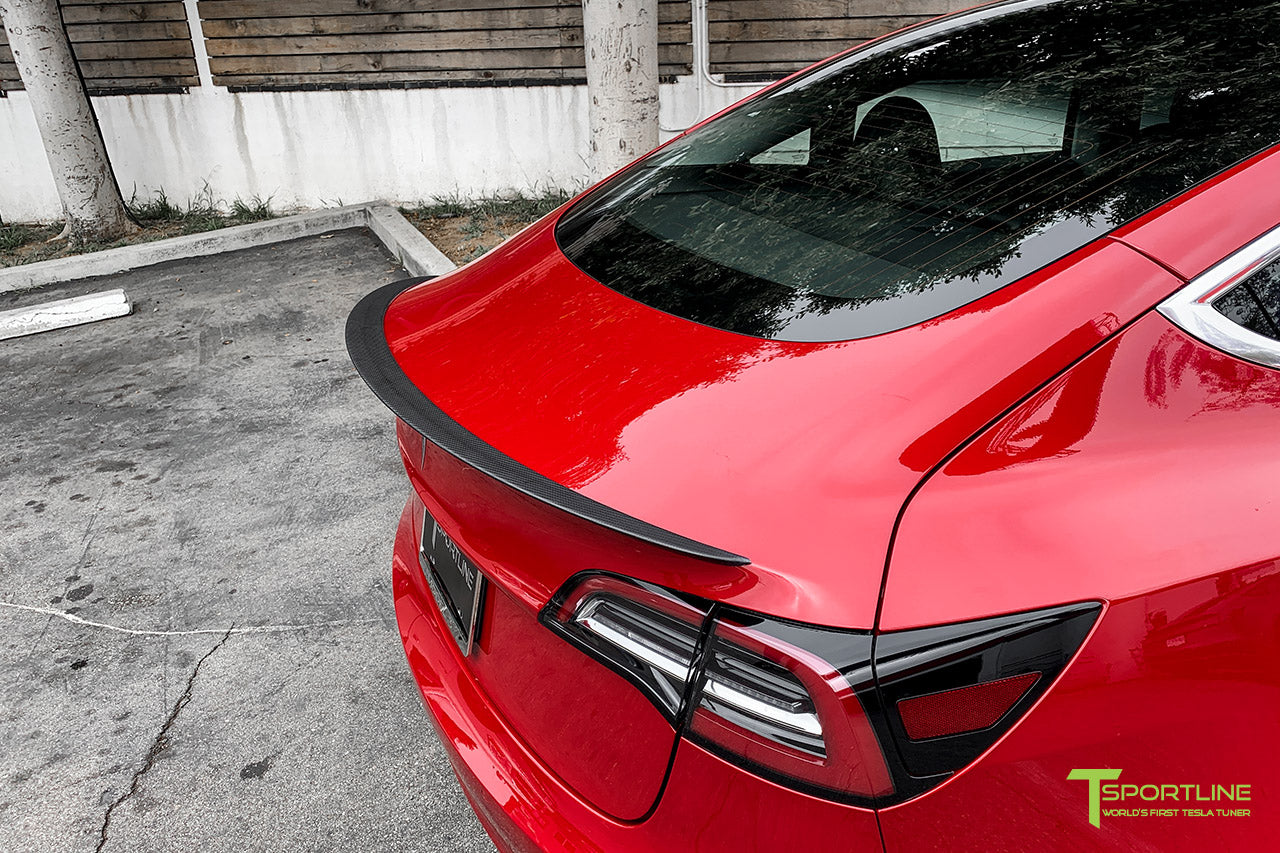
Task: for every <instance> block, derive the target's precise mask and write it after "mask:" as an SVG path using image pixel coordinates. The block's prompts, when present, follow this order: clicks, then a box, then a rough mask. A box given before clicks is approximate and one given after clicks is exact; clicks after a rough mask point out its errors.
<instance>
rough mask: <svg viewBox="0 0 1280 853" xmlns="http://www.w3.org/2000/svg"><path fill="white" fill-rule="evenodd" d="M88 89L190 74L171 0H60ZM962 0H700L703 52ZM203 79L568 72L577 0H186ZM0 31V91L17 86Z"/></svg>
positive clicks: (574, 73)
mask: <svg viewBox="0 0 1280 853" xmlns="http://www.w3.org/2000/svg"><path fill="white" fill-rule="evenodd" d="M61 5H62V12H63V18H64V21H65V22H66V25H67V33H68V35H69V36H70V39H71V43H72V47H73V50H74V51H75V54H76V58H77V60H78V61H79V63H80V68H81V73H82V74H83V75H84V77H85V80H86V83H87V84H88V86H89V88H90V90H91V91H95V92H101V93H110V92H140V91H141V92H148V91H174V90H181V89H184V88H186V87H190V86H196V85H199V79H198V77H197V72H196V64H195V59H194V51H193V47H192V42H191V34H190V31H189V30H188V27H187V19H186V12H185V9H184V7H183V4H182V2H180V0H129V1H128V2H123V0H61ZM966 5H970V4H969V3H968V2H965V1H964V0H962V2H955V0H789V2H779V1H778V0H708V4H707V6H708V8H707V16H708V29H709V62H710V70H711V72H712V73H714V74H723V75H725V78H726V79H729V80H733V79H748V80H750V79H769V78H773V77H778V76H781V75H782V74H785V73H789V72H791V71H794V70H796V69H797V68H802V67H804V66H805V65H808V64H809V63H811V62H814V61H816V60H818V59H822V58H823V57H826V56H829V55H830V54H832V53H835V52H837V51H839V50H842V49H844V48H846V47H849V46H851V45H853V44H856V43H858V42H861V41H865V40H866V39H869V38H873V37H875V36H878V35H882V34H884V33H886V32H889V31H891V30H895V29H898V28H899V27H903V26H906V25H908V24H911V23H914V22H916V21H919V20H924V19H926V18H929V17H932V16H934V15H937V14H940V13H942V12H945V11H950V10H951V9H955V8H960V7H963V6H966ZM198 8H199V12H200V18H201V20H202V27H203V30H204V39H205V47H206V49H207V51H208V55H209V64H210V68H211V70H212V73H213V82H214V83H216V84H218V85H222V86H229V87H232V88H234V89H310V88H353V87H354V88H359V87H381V86H406V85H476V84H486V83H487V84H494V83H533V84H538V83H555V82H581V81H582V80H583V79H584V77H585V71H584V65H583V52H582V50H583V49H582V6H581V0H199V6H198ZM658 10H659V11H658V20H659V26H658V39H659V48H658V56H659V63H660V64H659V72H660V73H661V74H662V76H663V77H664V78H665V79H672V78H674V77H677V76H681V75H687V74H689V73H691V72H692V69H691V67H690V65H691V62H692V47H691V42H692V27H691V24H690V4H689V2H688V0H660V2H659V6H658ZM21 85H22V84H21V81H20V80H19V79H18V74H17V70H16V68H15V67H14V64H13V56H12V54H11V53H10V51H9V47H8V45H7V44H5V42H4V34H3V31H2V30H0V94H2V93H3V91H5V90H10V89H16V88H21Z"/></svg>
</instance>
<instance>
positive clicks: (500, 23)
mask: <svg viewBox="0 0 1280 853" xmlns="http://www.w3.org/2000/svg"><path fill="white" fill-rule="evenodd" d="M662 9H663V11H662V12H660V13H659V15H658V23H659V24H660V25H661V24H669V25H678V26H683V27H684V29H685V31H686V34H685V38H686V40H687V31H688V30H689V15H688V10H687V9H685V10H684V12H685V14H683V15H680V14H676V13H677V12H680V11H681V8H680V7H673V6H669V5H668V6H663V7H662ZM668 10H669V11H668ZM529 27H572V28H574V29H581V28H582V9H581V8H580V7H577V6H574V7H542V8H523V9H484V10H478V11H474V12H457V11H454V12H405V13H393V14H385V15H382V14H379V15H320V16H316V15H313V16H310V17H289V18H236V19H228V20H206V21H204V22H203V29H204V34H205V38H208V39H219V38H241V37H255V38H261V37H268V36H296V35H361V34H368V33H402V32H405V33H408V32H432V31H441V32H443V31H449V30H487V29H523V28H529Z"/></svg>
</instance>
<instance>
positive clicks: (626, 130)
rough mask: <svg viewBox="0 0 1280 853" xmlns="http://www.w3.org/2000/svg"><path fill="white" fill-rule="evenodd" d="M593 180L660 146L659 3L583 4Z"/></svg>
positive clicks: (609, 0)
mask: <svg viewBox="0 0 1280 853" xmlns="http://www.w3.org/2000/svg"><path fill="white" fill-rule="evenodd" d="M582 28H583V35H584V46H585V47H586V54H587V94H588V96H589V97H590V99H591V101H590V105H589V107H588V118H589V119H590V124H591V160H590V166H591V177H592V179H593V180H600V179H601V178H604V177H606V176H608V175H610V174H611V173H613V172H616V171H617V170H618V169H621V168H622V167H623V166H625V165H627V164H628V163H630V162H631V161H632V160H634V159H636V158H637V157H639V156H640V155H641V154H644V153H646V152H648V151H649V150H651V149H652V148H654V147H655V146H657V144H658V2H657V0H582Z"/></svg>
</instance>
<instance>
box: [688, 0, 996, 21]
mask: <svg viewBox="0 0 1280 853" xmlns="http://www.w3.org/2000/svg"><path fill="white" fill-rule="evenodd" d="M978 3H979V0H787V2H785V3H781V2H778V0H707V20H709V21H767V20H780V19H785V20H791V21H799V20H805V19H808V18H881V17H925V18H932V17H936V16H937V15H942V14H945V13H947V12H956V11H959V10H961V9H967V8H969V7H970V6H975V5H978Z"/></svg>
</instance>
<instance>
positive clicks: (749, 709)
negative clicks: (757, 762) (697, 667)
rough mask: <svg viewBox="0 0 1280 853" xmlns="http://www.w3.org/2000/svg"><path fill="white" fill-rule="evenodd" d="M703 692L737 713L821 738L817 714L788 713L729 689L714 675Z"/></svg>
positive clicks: (820, 725)
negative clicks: (737, 711)
mask: <svg viewBox="0 0 1280 853" xmlns="http://www.w3.org/2000/svg"><path fill="white" fill-rule="evenodd" d="M703 690H704V691H705V692H707V693H709V694H711V696H713V697H714V698H716V699H718V700H720V701H721V702H724V703H725V704H726V705H732V706H733V707H735V708H737V709H738V710H739V711H742V712H744V713H747V714H750V715H752V716H754V717H759V718H760V719H762V720H768V721H769V722H771V723H774V724H775V725H778V726H782V727H783V728H788V729H791V730H793V731H797V732H804V733H805V734H809V735H813V736H814V737H822V723H820V722H818V715H817V714H813V713H807V712H804V711H800V712H797V711H788V710H786V709H785V708H779V707H778V706H777V705H771V704H770V703H768V702H762V701H760V700H759V699H756V698H755V697H754V696H749V695H747V694H746V693H743V692H742V691H741V690H738V689H736V688H734V687H730V686H729V685H728V684H725V683H724V682H723V681H721V680H719V679H718V678H716V677H715V676H714V675H709V676H707V683H706V686H705V687H703Z"/></svg>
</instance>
